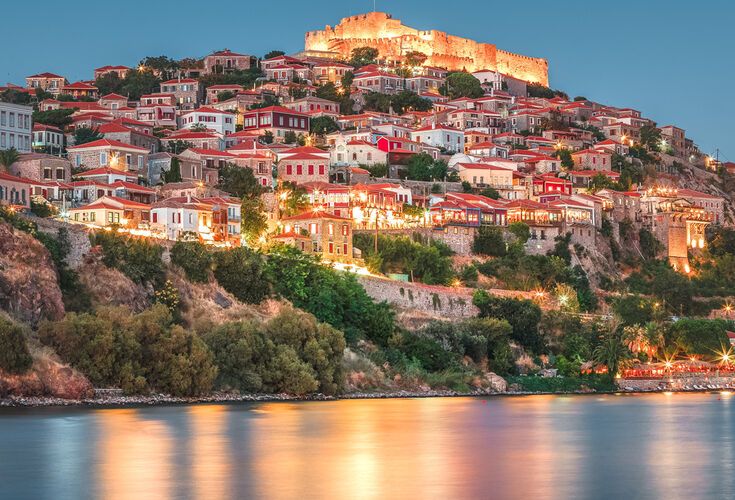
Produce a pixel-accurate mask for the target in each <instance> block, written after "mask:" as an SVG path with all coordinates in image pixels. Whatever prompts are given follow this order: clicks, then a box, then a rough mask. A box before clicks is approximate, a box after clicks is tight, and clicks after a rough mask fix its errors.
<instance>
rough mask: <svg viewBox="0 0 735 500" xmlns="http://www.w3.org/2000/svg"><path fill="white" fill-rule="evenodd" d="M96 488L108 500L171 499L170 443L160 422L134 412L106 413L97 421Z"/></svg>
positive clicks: (136, 411) (165, 429)
mask: <svg viewBox="0 0 735 500" xmlns="http://www.w3.org/2000/svg"><path fill="white" fill-rule="evenodd" d="M99 425H100V428H99V435H100V437H101V439H100V441H99V443H98V454H99V457H98V462H97V464H98V467H99V470H98V471H97V473H96V476H98V477H99V482H98V485H99V486H98V487H99V490H100V493H101V495H100V496H102V497H104V498H108V499H111V500H117V499H120V500H127V499H130V498H137V499H149V498H150V499H160V498H171V496H172V495H171V494H172V491H171V489H170V486H171V481H170V479H171V478H170V474H171V465H170V458H171V449H172V445H173V444H172V440H171V436H170V435H169V432H168V429H167V427H166V425H165V424H164V423H163V422H161V421H155V420H149V419H142V418H140V416H139V412H138V410H133V409H131V410H127V409H126V410H109V411H106V412H105V413H104V418H101V419H99Z"/></svg>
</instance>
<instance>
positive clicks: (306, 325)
mask: <svg viewBox="0 0 735 500" xmlns="http://www.w3.org/2000/svg"><path fill="white" fill-rule="evenodd" d="M204 340H205V342H206V343H207V345H208V346H209V348H210V349H211V350H212V352H213V353H214V356H215V359H216V362H217V365H218V366H219V368H220V372H219V376H218V378H217V385H218V386H219V387H222V388H235V389H239V390H242V391H246V392H286V393H290V394H306V393H309V392H314V391H317V390H318V391H319V392H321V393H324V394H337V393H339V392H341V391H342V389H343V384H344V372H343V367H342V355H343V351H344V349H345V340H344V337H343V335H342V333H341V332H339V331H337V330H335V329H334V328H332V327H331V326H329V325H326V324H324V323H319V322H317V321H316V318H314V316H312V315H310V314H307V313H304V312H301V311H297V310H291V309H287V310H284V311H283V312H281V313H280V314H279V315H278V316H276V317H275V318H273V319H271V320H270V321H269V322H267V323H265V324H262V325H260V324H257V323H254V322H240V323H226V324H223V325H220V326H218V327H217V328H215V329H213V330H212V331H210V332H207V333H205V334H204Z"/></svg>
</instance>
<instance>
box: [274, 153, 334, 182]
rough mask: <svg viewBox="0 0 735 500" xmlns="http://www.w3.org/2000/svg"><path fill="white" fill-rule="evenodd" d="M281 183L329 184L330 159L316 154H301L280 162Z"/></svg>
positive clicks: (279, 175)
mask: <svg viewBox="0 0 735 500" xmlns="http://www.w3.org/2000/svg"><path fill="white" fill-rule="evenodd" d="M278 180H279V182H293V183H294V184H303V183H305V182H315V181H319V182H329V159H328V158H327V159H325V158H324V157H322V156H317V155H314V154H308V153H301V154H294V155H291V156H289V157H287V158H283V159H282V160H280V161H279V162H278Z"/></svg>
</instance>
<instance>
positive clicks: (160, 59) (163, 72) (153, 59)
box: [131, 56, 179, 80]
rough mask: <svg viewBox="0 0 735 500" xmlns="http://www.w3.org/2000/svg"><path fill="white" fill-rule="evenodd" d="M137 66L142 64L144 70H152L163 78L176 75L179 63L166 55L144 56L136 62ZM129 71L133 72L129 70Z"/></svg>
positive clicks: (166, 78)
mask: <svg viewBox="0 0 735 500" xmlns="http://www.w3.org/2000/svg"><path fill="white" fill-rule="evenodd" d="M138 66H139V67H141V66H142V67H143V70H144V71H145V70H152V71H153V72H156V73H158V75H159V76H160V77H161V78H162V79H164V80H168V79H170V78H174V77H175V76H176V71H177V70H178V69H179V63H178V62H176V61H175V60H174V59H171V58H170V57H167V56H148V57H145V58H143V59H142V60H141V61H140V63H138ZM141 72H142V71H141ZM131 73H134V72H133V71H131Z"/></svg>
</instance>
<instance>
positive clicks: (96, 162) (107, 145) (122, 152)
mask: <svg viewBox="0 0 735 500" xmlns="http://www.w3.org/2000/svg"><path fill="white" fill-rule="evenodd" d="M67 151H68V152H69V158H70V159H71V160H72V164H73V165H74V166H75V167H77V168H84V169H87V170H89V169H95V168H100V167H111V168H114V169H118V170H123V171H127V172H134V173H136V174H137V175H143V174H144V173H145V168H146V166H147V165H148V153H149V152H150V151H149V150H148V149H146V148H142V147H139V146H132V145H130V144H125V143H123V142H120V141H115V140H110V139H100V140H97V141H93V142H89V143H86V144H82V145H80V146H70V147H68V148H67Z"/></svg>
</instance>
